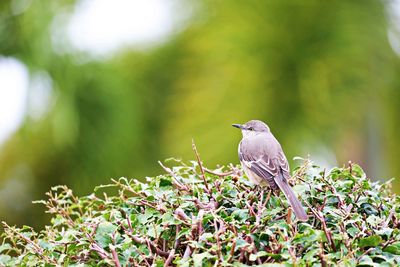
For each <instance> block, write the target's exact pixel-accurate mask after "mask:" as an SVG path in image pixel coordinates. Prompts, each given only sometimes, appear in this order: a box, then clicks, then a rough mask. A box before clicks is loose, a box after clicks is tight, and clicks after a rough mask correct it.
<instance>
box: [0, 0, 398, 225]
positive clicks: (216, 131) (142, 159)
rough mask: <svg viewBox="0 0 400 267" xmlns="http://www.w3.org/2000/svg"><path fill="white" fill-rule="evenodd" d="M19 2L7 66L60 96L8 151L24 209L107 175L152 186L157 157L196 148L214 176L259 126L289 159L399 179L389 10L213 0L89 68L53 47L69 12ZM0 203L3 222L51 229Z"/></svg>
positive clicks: (6, 38) (3, 18) (5, 156)
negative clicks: (243, 130) (141, 46)
mask: <svg viewBox="0 0 400 267" xmlns="http://www.w3.org/2000/svg"><path fill="white" fill-rule="evenodd" d="M17 2H23V1H16V0H13V1H2V2H1V3H0V55H2V56H12V57H16V58H18V59H19V60H21V61H22V62H24V63H25V64H26V65H27V66H28V67H29V70H30V72H31V73H36V72H38V71H41V72H45V73H47V74H48V76H49V77H50V78H51V80H52V85H53V95H52V99H53V100H52V102H51V103H52V105H51V107H50V108H49V111H48V113H46V115H45V116H44V117H42V118H40V119H39V120H37V119H33V118H31V117H30V116H29V115H28V116H27V117H26V120H25V122H24V124H23V126H22V127H21V129H20V130H19V131H18V132H17V133H16V134H15V135H14V136H13V137H12V138H10V139H9V140H8V141H7V143H5V144H4V145H2V147H1V150H0V183H1V184H3V185H4V187H6V186H7V184H10V183H9V182H8V181H12V180H15V181H20V183H17V184H16V185H14V187H12V188H15V187H17V188H18V186H21V188H22V187H23V186H24V185H25V187H26V186H29V187H30V190H26V191H23V190H22V189H21V190H22V191H20V192H27V194H29V198H30V199H38V198H41V197H43V193H44V192H45V191H47V190H48V189H49V187H50V186H51V185H55V184H60V183H61V184H67V185H69V186H71V187H72V188H73V189H74V190H76V191H77V192H78V193H79V194H84V193H88V192H90V191H91V189H92V188H93V186H95V185H97V184H99V183H104V182H106V181H108V179H109V178H110V177H119V176H128V177H136V178H142V177H144V176H145V175H154V174H157V173H158V172H160V169H158V166H157V164H156V161H157V160H159V159H163V158H166V157H171V156H173V157H182V158H184V159H191V158H193V154H192V151H191V139H192V138H194V139H195V141H196V143H197V145H198V148H199V150H200V153H201V156H202V159H203V160H204V161H206V162H207V164H208V165H214V164H224V163H228V162H237V151H236V147H237V143H238V141H239V139H240V136H239V133H238V132H237V131H235V130H234V129H233V128H231V127H230V125H231V124H232V123H240V122H245V121H247V120H249V119H253V118H258V119H262V120H264V121H266V122H267V123H268V124H269V125H270V127H271V129H272V131H273V132H274V134H275V135H276V136H277V137H278V139H279V140H280V141H281V143H282V145H283V147H284V150H285V151H286V152H287V155H288V158H289V159H291V158H292V157H293V156H295V155H300V156H306V155H307V154H311V157H312V158H314V157H317V156H318V157H319V158H322V159H324V158H325V157H329V156H330V155H332V154H334V155H336V156H337V157H336V158H337V160H338V161H339V163H345V162H347V161H348V160H352V161H357V162H360V163H361V164H362V165H363V166H364V167H366V169H367V170H368V171H369V172H371V175H372V176H374V177H382V176H387V175H399V174H400V167H399V166H398V164H397V159H398V158H399V156H400V144H399V143H400V141H398V138H397V135H396V133H397V132H398V130H399V129H400V125H399V120H398V119H397V116H398V114H399V105H398V103H397V102H398V101H399V99H400V97H399V95H398V94H399V93H398V90H397V88H398V86H399V85H398V84H399V79H398V78H397V76H396V75H395V74H396V73H398V68H399V66H400V64H399V60H398V57H397V56H396V55H395V54H394V52H393V51H392V49H391V47H390V46H389V43H388V39H387V28H388V25H387V18H386V14H385V6H384V2H380V1H373V0H366V1H363V3H362V4H361V3H355V2H349V1H344V0H343V1H336V2H330V3H325V2H321V1H306V2H304V1H303V2H297V3H295V2H291V1H234V2H232V1H218V2H215V1H208V0H207V1H203V2H202V4H201V5H199V4H196V7H197V10H196V12H195V13H194V15H193V17H192V20H191V22H190V25H189V26H188V27H187V28H186V29H185V30H183V31H182V32H180V33H179V34H177V35H176V36H174V37H173V38H171V39H170V40H169V41H168V42H167V43H165V44H164V45H162V46H159V47H156V48H153V49H150V50H146V51H144V52H140V51H135V50H129V49H125V50H123V51H121V52H120V53H119V54H118V55H116V56H114V57H112V58H109V59H103V60H86V61H84V60H80V59H81V57H82V54H81V52H73V51H72V52H69V53H59V52H58V51H56V49H54V48H53V45H52V38H54V36H53V37H52V35H51V32H52V31H54V30H57V29H54V27H55V25H56V24H54V17H55V16H56V15H57V14H59V13H60V12H67V13H68V12H70V11H71V10H72V9H73V7H74V3H75V2H74V1H51V0H44V1H25V2H30V5H29V6H28V7H27V8H26V9H24V10H23V11H21V12H16V11H15V10H16V8H15V5H16V3H17ZM13 6H14V7H13ZM51 28H52V31H50V29H51ZM84 58H85V56H84ZM82 61H83V63H82ZM396 96H397V97H396ZM2 192H3V194H2ZM4 192H5V191H4V190H3V191H0V199H1V200H2V201H1V202H0V203H2V204H1V207H0V217H1V218H4V219H7V220H8V221H10V222H11V223H13V222H23V223H26V224H30V225H34V224H35V223H36V224H37V225H40V224H41V223H42V222H43V220H42V219H38V218H36V217H35V214H36V210H35V209H32V208H31V207H30V203H29V202H27V199H26V198H25V199H23V201H25V202H27V203H25V202H24V203H25V205H24V206H22V207H20V206H17V207H14V206H12V205H11V204H10V203H16V202H18V199H17V197H14V198H13V197H12V195H13V194H12V192H11V193H7V194H5V193H4ZM7 192H9V191H7ZM10 196H11V197H10ZM16 196H18V194H16ZM21 201H22V200H21ZM18 207H19V210H18V212H17V211H16V209H18Z"/></svg>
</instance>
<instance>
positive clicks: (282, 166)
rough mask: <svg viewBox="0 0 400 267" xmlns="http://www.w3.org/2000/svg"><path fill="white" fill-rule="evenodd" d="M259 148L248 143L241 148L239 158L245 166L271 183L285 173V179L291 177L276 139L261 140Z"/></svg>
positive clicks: (258, 144)
mask: <svg viewBox="0 0 400 267" xmlns="http://www.w3.org/2000/svg"><path fill="white" fill-rule="evenodd" d="M259 142H262V143H257V146H254V145H252V144H251V143H246V144H243V145H241V146H240V149H239V158H240V161H242V162H243V164H245V165H246V167H248V168H249V169H250V170H252V171H253V172H254V173H255V174H257V175H258V176H259V177H261V178H265V179H267V180H268V182H269V181H270V179H273V178H274V177H276V176H278V174H279V173H280V172H282V173H283V176H284V178H287V177H289V176H290V172H289V164H288V161H287V159H286V157H285V154H284V153H283V151H282V148H281V147H280V145H279V143H278V141H276V139H275V138H274V139H269V140H267V139H265V140H260V141H259Z"/></svg>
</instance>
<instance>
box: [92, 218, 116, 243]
mask: <svg viewBox="0 0 400 267" xmlns="http://www.w3.org/2000/svg"><path fill="white" fill-rule="evenodd" d="M116 229H117V226H116V225H114V224H112V223H110V222H102V223H100V224H99V225H98V227H97V229H96V235H95V240H96V241H97V243H98V244H99V245H100V246H101V247H102V248H106V247H108V245H109V244H110V243H111V241H112V240H111V234H113V233H114V232H115V230H116Z"/></svg>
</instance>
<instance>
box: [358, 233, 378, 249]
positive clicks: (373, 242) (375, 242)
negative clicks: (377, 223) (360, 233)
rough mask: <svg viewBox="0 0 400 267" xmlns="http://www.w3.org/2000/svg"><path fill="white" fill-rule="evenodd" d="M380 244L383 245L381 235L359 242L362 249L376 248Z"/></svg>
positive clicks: (362, 239)
mask: <svg viewBox="0 0 400 267" xmlns="http://www.w3.org/2000/svg"><path fill="white" fill-rule="evenodd" d="M380 243H382V237H380V236H379V235H372V236H368V237H364V238H361V239H360V241H359V242H358V246H359V247H360V248H365V247H376V246H378V245H379V244H380Z"/></svg>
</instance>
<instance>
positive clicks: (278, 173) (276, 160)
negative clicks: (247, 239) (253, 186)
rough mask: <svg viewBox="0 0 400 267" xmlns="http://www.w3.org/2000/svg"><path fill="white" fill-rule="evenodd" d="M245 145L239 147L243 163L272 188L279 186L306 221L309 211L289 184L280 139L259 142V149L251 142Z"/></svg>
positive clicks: (299, 217) (287, 165)
mask: <svg viewBox="0 0 400 267" xmlns="http://www.w3.org/2000/svg"><path fill="white" fill-rule="evenodd" d="M274 142H276V143H274ZM241 147H242V146H241ZM243 147H244V148H241V149H239V158H240V160H241V161H242V162H243V164H245V165H246V167H247V168H249V169H250V170H251V171H253V172H254V173H255V174H256V175H257V176H259V177H261V178H263V179H265V180H266V181H267V182H268V184H269V185H270V186H271V188H273V189H278V188H279V189H280V190H281V191H282V192H283V193H284V195H285V196H286V198H287V199H288V200H289V203H290V205H291V206H292V208H293V211H294V213H295V214H296V217H297V218H298V219H299V220H302V221H306V220H307V218H308V216H307V213H306V212H305V210H304V208H303V206H302V205H301V202H300V201H299V199H298V198H297V197H296V194H295V193H294V192H293V190H292V188H291V187H290V186H289V184H288V181H287V179H288V178H289V177H290V172H289V164H288V161H287V159H286V157H285V154H284V153H283V151H282V148H281V146H280V145H279V143H278V141H276V139H274V140H269V143H268V142H266V143H264V144H262V143H261V144H258V146H257V147H258V148H259V149H257V147H251V145H249V144H248V145H247V146H243ZM246 148H247V149H246Z"/></svg>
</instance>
